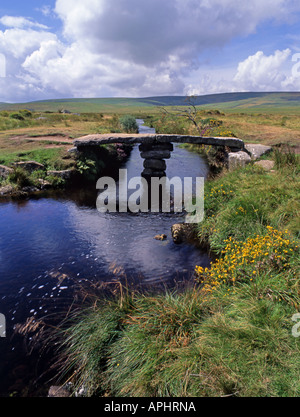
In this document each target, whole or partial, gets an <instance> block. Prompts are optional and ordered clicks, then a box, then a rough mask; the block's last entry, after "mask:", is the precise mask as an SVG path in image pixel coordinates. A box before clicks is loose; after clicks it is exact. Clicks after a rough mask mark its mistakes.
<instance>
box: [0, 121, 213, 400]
mask: <svg viewBox="0 0 300 417" xmlns="http://www.w3.org/2000/svg"><path fill="white" fill-rule="evenodd" d="M140 123H141V122H140ZM148 129H149V128H148ZM147 131H149V130H147V128H146V127H144V126H142V127H141V129H140V132H141V133H147ZM150 132H151V130H150ZM124 168H127V170H128V177H129V178H131V177H133V176H139V175H140V174H141V172H142V170H143V160H142V159H141V157H140V153H139V150H138V146H135V147H134V149H133V151H132V153H131V156H130V158H129V160H128V162H127V163H126V165H125V166H124ZM207 174H208V167H207V164H206V162H205V161H204V160H203V159H202V158H201V157H200V156H199V155H196V154H193V153H190V152H188V151H187V150H185V149H182V148H179V147H175V149H174V152H173V153H172V157H171V159H170V160H168V161H167V176H168V177H169V178H171V177H174V176H180V177H185V176H189V177H190V176H193V177H196V176H204V177H206V176H207ZM96 197H97V194H96V189H92V190H76V191H69V192H65V193H56V194H54V193H52V194H50V195H47V196H40V197H35V198H31V199H28V200H26V201H18V202H16V201H15V202H2V203H0V313H2V314H4V315H5V317H6V330H7V336H6V338H0V353H1V358H0V395H2V396H5V395H8V393H13V392H15V395H23V396H26V395H28V396H30V395H39V394H37V392H38V390H37V391H35V390H36V385H39V383H40V382H37V384H36V385H34V383H33V382H32V381H33V380H34V379H36V378H38V377H39V376H40V374H42V373H43V372H44V371H45V370H47V366H48V365H47V363H45V361H46V359H45V358H44V359H43V358H40V359H39V356H40V354H39V352H38V353H37V352H31V351H30V350H28V348H26V349H24V347H23V344H24V340H23V339H22V338H20V337H18V336H15V334H14V333H15V330H16V328H17V327H18V324H24V323H25V322H26V320H27V319H28V318H30V317H32V318H34V319H35V320H38V319H40V318H47V316H51V318H52V319H53V317H55V315H56V314H57V318H58V317H59V314H60V313H61V312H62V311H66V310H67V309H68V308H69V307H70V305H71V303H72V300H73V295H74V287H75V286H78V285H80V283H82V282H84V281H85V280H88V281H90V282H99V281H104V282H107V281H109V282H111V281H116V280H120V281H128V282H130V283H132V284H134V283H136V284H138V285H141V286H143V285H145V286H147V285H148V286H153V285H156V284H157V285H158V284H161V283H164V284H166V285H168V286H172V285H174V284H175V283H176V282H180V281H185V280H188V279H190V278H191V275H192V273H193V270H194V267H195V265H203V266H208V265H209V257H208V255H207V254H206V253H205V252H203V251H201V250H199V249H197V248H196V247H194V246H192V245H189V244H181V245H176V244H174V243H173V241H172V237H171V233H170V228H171V226H172V224H174V223H177V222H182V221H183V218H182V215H176V214H163V213H158V214H131V213H114V214H101V213H99V212H98V211H97V210H96ZM162 233H164V234H166V235H167V240H165V241H158V240H155V239H154V236H155V235H157V234H162ZM56 312H57V313H56ZM27 341H28V340H27Z"/></svg>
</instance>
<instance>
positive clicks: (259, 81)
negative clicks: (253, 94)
mask: <svg viewBox="0 0 300 417" xmlns="http://www.w3.org/2000/svg"><path fill="white" fill-rule="evenodd" d="M290 56H291V50H290V49H285V50H283V51H279V50H277V51H275V52H274V54H273V55H269V56H266V55H265V54H264V53H263V52H262V51H258V52H256V54H255V55H251V56H249V57H248V58H247V59H245V60H244V61H243V62H240V63H239V65H238V69H237V73H236V75H235V77H234V82H235V83H236V85H237V87H240V90H248V91H250V90H252V91H253V90H254V91H280V90H282V89H283V88H284V86H285V82H286V79H287V75H286V73H285V64H286V63H287V62H288V59H289V58H290Z"/></svg>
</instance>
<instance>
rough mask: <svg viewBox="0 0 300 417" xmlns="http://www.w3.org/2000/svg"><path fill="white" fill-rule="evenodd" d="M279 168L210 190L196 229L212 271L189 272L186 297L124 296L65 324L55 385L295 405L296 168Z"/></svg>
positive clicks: (225, 180) (225, 178)
mask: <svg viewBox="0 0 300 417" xmlns="http://www.w3.org/2000/svg"><path fill="white" fill-rule="evenodd" d="M283 165H284V166H281V167H280V168H279V169H277V170H276V172H273V173H267V172H265V171H263V170H261V169H257V168H256V167H254V166H248V167H247V168H241V169H239V170H235V171H233V172H224V173H223V174H222V175H221V176H219V177H218V178H217V179H215V180H213V181H210V182H208V183H207V184H206V193H205V195H206V198H205V210H206V211H205V213H206V216H205V219H204V222H203V223H201V224H199V226H198V231H199V239H200V241H203V242H205V243H207V242H208V243H209V244H210V246H211V249H212V250H214V252H215V253H217V254H218V256H217V259H216V261H215V262H214V263H213V264H212V266H211V268H208V269H206V270H204V269H203V268H201V267H196V266H195V274H196V275H195V284H194V285H191V286H190V287H189V288H186V289H184V290H181V291H175V290H174V291H173V292H164V293H156V294H155V293H153V294H147V293H146V294H139V293H137V292H133V293H130V292H126V291H125V292H124V291H122V293H121V294H120V296H119V297H115V298H106V299H102V298H100V299H97V302H96V303H94V304H93V307H91V308H88V309H87V310H85V311H81V313H79V314H78V313H77V314H75V315H74V317H73V321H72V323H69V325H68V326H67V328H66V329H65V330H64V331H63V332H62V334H61V335H60V336H61V337H62V339H61V340H62V352H63V363H64V365H65V366H64V370H63V374H62V377H63V378H68V377H70V378H71V380H72V381H73V382H74V383H75V386H76V385H77V386H82V385H83V386H84V387H85V388H86V390H87V395H88V396H90V395H96V396H97V395H105V396H116V397H118V396H131V397H134V396H146V397H161V396H162V397H193V396H201V397H205V396H209V397H212V396H235V397H249V396H250V397H288V396H292V397H297V396H299V395H300V369H299V359H300V338H295V337H294V336H293V335H292V327H293V325H294V322H293V321H292V317H293V315H294V314H295V313H297V312H299V311H300V282H299V272H300V268H299V254H300V253H299V246H300V245H299V242H300V235H299V232H300V227H299V226H300V225H299V218H300V216H299V211H300V207H299V194H300V192H299V191H300V190H299V186H300V183H299V170H298V169H299V167H298V164H297V163H296V164H292V165H290V164H288V163H286V164H283ZM225 240H226V241H225ZM170 267H171V265H170ZM124 294H125V295H124Z"/></svg>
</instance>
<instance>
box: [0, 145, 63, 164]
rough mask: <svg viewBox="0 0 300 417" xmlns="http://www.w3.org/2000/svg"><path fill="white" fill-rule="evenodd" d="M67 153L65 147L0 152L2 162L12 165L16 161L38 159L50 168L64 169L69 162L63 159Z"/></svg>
mask: <svg viewBox="0 0 300 417" xmlns="http://www.w3.org/2000/svg"><path fill="white" fill-rule="evenodd" d="M65 154H66V151H65V149H64V148H49V149H48V148H37V149H32V150H30V151H18V152H4V151H2V152H1V153H0V164H1V165H7V166H10V165H12V164H13V163H14V162H21V161H36V162H39V163H41V164H45V165H47V167H48V168H49V169H63V168H66V166H68V163H67V162H64V161H63V159H62V157H64V156H65Z"/></svg>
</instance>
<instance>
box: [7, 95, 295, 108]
mask: <svg viewBox="0 0 300 417" xmlns="http://www.w3.org/2000/svg"><path fill="white" fill-rule="evenodd" d="M187 104H188V102H187V101H186V97H184V96H158V97H145V98H69V99H60V100H44V101H33V102H28V103H0V110H19V109H23V108H26V109H29V110H32V111H40V112H45V111H50V112H57V111H59V110H61V109H64V110H69V111H71V112H85V113H90V112H105V113H114V112H117V113H123V112H128V111H130V110H131V111H135V112H137V111H141V112H147V110H148V109H149V110H150V109H152V111H153V107H157V106H184V105H187ZM194 104H195V105H196V106H201V107H203V108H204V109H208V108H210V107H213V108H217V109H219V110H222V111H227V112H245V113H249V112H250V113H251V112H281V113H289V112H292V113H298V111H299V104H300V93H298V92H295V93H294V92H283V93H278V92H271V93H260V92H258V93H255V92H251V93H224V94H210V95H203V96H197V97H195V98H194Z"/></svg>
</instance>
